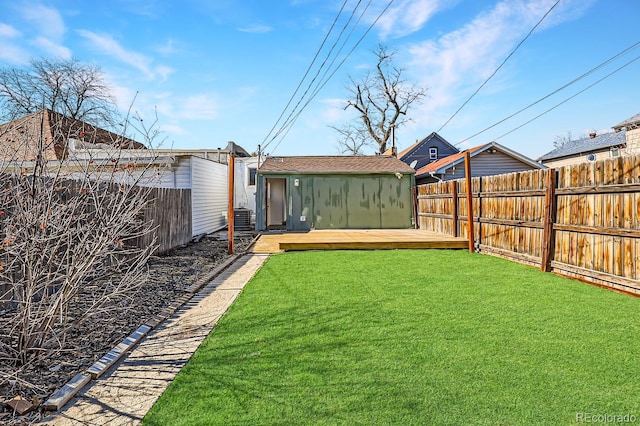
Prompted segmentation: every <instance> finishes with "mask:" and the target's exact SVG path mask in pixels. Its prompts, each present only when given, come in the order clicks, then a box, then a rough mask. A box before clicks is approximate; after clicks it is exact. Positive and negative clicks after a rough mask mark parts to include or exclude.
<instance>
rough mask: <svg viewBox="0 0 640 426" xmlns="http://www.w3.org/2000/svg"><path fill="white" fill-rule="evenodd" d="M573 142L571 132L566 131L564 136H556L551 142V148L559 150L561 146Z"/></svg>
mask: <svg viewBox="0 0 640 426" xmlns="http://www.w3.org/2000/svg"><path fill="white" fill-rule="evenodd" d="M572 140H573V138H572V136H571V131H570V130H569V131H567V134H566V135H558V136H556V138H555V140H554V141H553V146H554V147H555V148H560V147H561V146H562V145H565V144H567V143H569V142H571V141H572Z"/></svg>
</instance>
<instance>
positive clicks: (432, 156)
mask: <svg viewBox="0 0 640 426" xmlns="http://www.w3.org/2000/svg"><path fill="white" fill-rule="evenodd" d="M437 159H438V148H435V147H434V148H429V160H437Z"/></svg>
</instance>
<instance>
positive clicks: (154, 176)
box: [0, 110, 248, 236]
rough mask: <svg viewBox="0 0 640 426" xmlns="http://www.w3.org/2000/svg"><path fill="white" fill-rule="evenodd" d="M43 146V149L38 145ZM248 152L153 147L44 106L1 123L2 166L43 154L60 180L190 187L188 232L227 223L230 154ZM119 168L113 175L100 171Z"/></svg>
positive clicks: (20, 166) (23, 165)
mask: <svg viewBox="0 0 640 426" xmlns="http://www.w3.org/2000/svg"><path fill="white" fill-rule="evenodd" d="M40 144H42V148H40ZM231 150H233V153H234V155H248V154H246V151H244V150H243V149H242V148H240V147H238V146H237V145H235V144H234V145H231V144H229V145H228V146H227V148H226V149H224V150H221V149H219V148H218V149H214V150H168V149H163V150H154V149H147V148H146V147H145V146H144V145H143V144H141V143H138V142H136V141H133V140H131V139H126V138H122V137H120V136H118V135H116V134H114V133H111V132H109V131H106V130H104V129H100V128H96V127H94V126H91V125H89V124H87V123H84V122H82V121H79V120H74V119H70V118H68V117H64V116H63V115H61V114H58V113H55V112H52V111H49V110H45V111H42V112H39V113H35V114H30V115H28V116H25V117H23V118H21V119H18V120H14V121H12V122H10V123H7V124H4V125H1V126H0V152H2V154H1V155H0V161H2V163H3V167H2V169H1V170H5V171H10V172H11V171H12V170H15V169H17V170H20V171H23V170H32V169H33V166H34V164H35V163H36V161H37V157H38V155H42V156H43V159H44V160H45V161H46V164H47V167H48V168H49V169H50V170H51V171H52V173H57V172H58V171H60V172H61V176H62V177H63V178H68V179H79V178H82V177H84V176H86V174H87V172H88V173H91V176H92V178H95V179H100V178H101V176H104V178H107V179H113V178H114V177H115V179H116V180H117V181H118V182H121V183H127V184H133V183H135V184H137V185H141V186H149V187H156V188H173V189H189V190H191V211H190V212H185V214H191V218H192V220H191V223H192V230H191V233H192V236H196V235H201V234H205V233H211V232H214V231H216V230H219V229H221V228H224V227H225V226H226V225H227V212H228V190H229V188H228V166H227V164H226V163H227V162H228V157H229V153H230V152H231ZM105 166H106V168H107V169H109V170H113V168H114V167H115V168H117V171H116V172H115V173H116V174H115V175H114V174H112V173H106V174H101V173H102V172H101V170H104V169H105Z"/></svg>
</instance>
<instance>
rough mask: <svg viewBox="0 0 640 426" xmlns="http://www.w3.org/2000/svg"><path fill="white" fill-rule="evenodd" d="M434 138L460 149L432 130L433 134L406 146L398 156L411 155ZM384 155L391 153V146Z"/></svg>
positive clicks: (401, 157) (400, 157)
mask: <svg viewBox="0 0 640 426" xmlns="http://www.w3.org/2000/svg"><path fill="white" fill-rule="evenodd" d="M433 138H438V139H439V140H440V141H441V142H442V143H444V144H447V145H449V146H451V148H453V149H454V150H456V151H459V150H458V148H456V147H455V146H453V145H451V144H450V143H449V142H447V140H446V139H445V138H443V137H442V136H440V135H439V134H438V133H436V132H431V134H430V135H429V136H427V137H425V138H423V139H421V140H417V141H416V142H415V143H414V144H413V145H410V146H408V147H406V148H405V149H403V150H402V151H400V152H398V158H399V159H401V160H402V159H403V158H404V157H406V156H407V155H409V154H411V153H412V152H414V151H416V150H417V149H418V148H419V147H420V145H423V144H426V143H429V141H431V139H433ZM383 155H391V148H389V149H387V150H386V151H385V152H384V154H383Z"/></svg>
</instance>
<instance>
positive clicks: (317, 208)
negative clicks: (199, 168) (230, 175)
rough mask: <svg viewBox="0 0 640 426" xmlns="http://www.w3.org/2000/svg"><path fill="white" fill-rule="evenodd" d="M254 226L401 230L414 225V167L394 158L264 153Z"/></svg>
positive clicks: (291, 229)
mask: <svg viewBox="0 0 640 426" xmlns="http://www.w3.org/2000/svg"><path fill="white" fill-rule="evenodd" d="M256 183H257V188H256V230H258V231H264V230H271V229H281V230H287V231H306V230H310V229H385V228H387V229H402V228H412V227H413V224H414V220H415V218H414V196H413V187H414V184H415V170H414V169H413V168H411V167H409V166H408V165H407V164H405V163H403V162H402V161H400V160H398V159H397V158H395V157H390V156H384V155H375V156H348V157H347V156H313V157H268V158H266V159H265V160H264V162H263V163H262V165H261V166H260V167H259V169H258V174H257V182H256Z"/></svg>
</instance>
